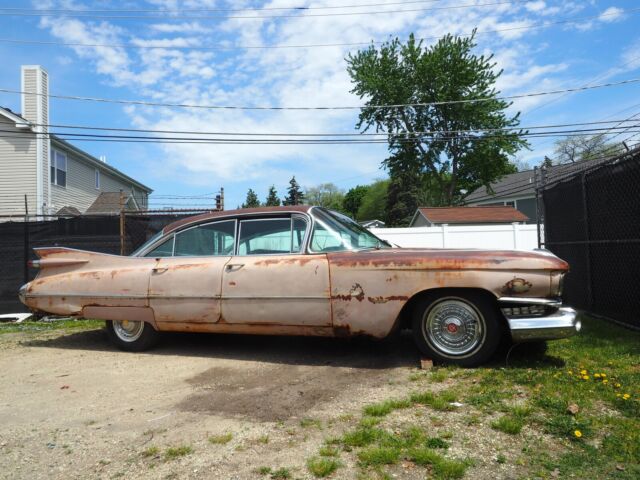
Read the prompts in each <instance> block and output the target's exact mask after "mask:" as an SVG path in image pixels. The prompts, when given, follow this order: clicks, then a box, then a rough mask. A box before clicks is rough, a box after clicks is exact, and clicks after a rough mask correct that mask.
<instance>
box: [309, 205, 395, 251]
mask: <svg viewBox="0 0 640 480" xmlns="http://www.w3.org/2000/svg"><path fill="white" fill-rule="evenodd" d="M312 212H313V216H314V218H315V220H316V221H315V225H314V227H313V233H312V235H311V244H310V246H309V248H310V250H311V251H312V252H317V253H319V252H338V251H342V250H363V249H366V248H387V247H390V245H389V244H388V243H387V242H385V241H384V240H381V239H379V238H378V237H376V236H375V235H374V234H373V233H371V232H370V231H369V230H367V229H366V228H364V227H363V226H361V225H359V224H358V223H356V222H355V221H353V220H351V219H350V218H349V217H347V216H346V215H342V214H341V213H338V212H330V211H327V210H321V209H319V208H314V209H313V210H312Z"/></svg>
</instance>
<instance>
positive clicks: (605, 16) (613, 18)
mask: <svg viewBox="0 0 640 480" xmlns="http://www.w3.org/2000/svg"><path fill="white" fill-rule="evenodd" d="M623 16H624V10H622V9H621V8H618V7H609V8H607V9H606V10H605V11H604V12H602V13H601V14H600V17H599V19H600V21H602V22H606V23H611V22H617V21H618V20H620V19H621V18H622V17H623Z"/></svg>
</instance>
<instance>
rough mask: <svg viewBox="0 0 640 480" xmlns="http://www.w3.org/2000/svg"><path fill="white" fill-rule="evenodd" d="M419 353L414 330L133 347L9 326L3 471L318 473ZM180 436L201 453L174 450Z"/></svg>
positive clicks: (2, 386) (0, 384) (0, 446)
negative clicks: (315, 462)
mask: <svg viewBox="0 0 640 480" xmlns="http://www.w3.org/2000/svg"><path fill="white" fill-rule="evenodd" d="M418 363H419V359H418V354H417V351H416V350H415V347H414V346H413V344H412V342H411V339H410V338H408V337H402V338H398V339H395V340H393V341H390V342H384V343H380V342H374V341H367V340H355V341H354V340H351V341H350V340H333V339H320V338H285V337H250V336H215V335H172V336H170V337H168V338H165V340H164V341H163V343H162V345H161V346H160V347H158V348H157V349H155V350H153V351H151V352H147V353H141V354H131V353H124V352H120V351H117V350H116V349H115V348H113V347H112V346H111V345H110V344H109V343H108V342H107V339H106V336H105V334H104V331H102V330H90V331H81V332H48V333H40V334H36V335H34V334H30V335H27V334H23V333H14V334H5V335H2V337H0V365H1V368H0V477H1V478H12V479H15V478H24V479H38V478H65V479H66V478H194V479H195V478H198V479H199V478H203V479H204V478H228V479H236V478H237V479H245V478H257V477H259V476H260V475H259V474H258V473H256V470H257V469H258V468H259V467H261V466H269V467H272V468H273V469H277V468H280V467H286V468H288V469H290V471H291V472H292V475H293V478H311V477H310V474H309V473H308V472H307V471H306V468H305V461H306V459H307V458H309V457H310V456H312V455H314V454H316V453H317V450H318V447H319V446H320V445H321V444H322V442H323V440H324V439H326V438H327V437H329V436H331V434H332V433H333V432H335V434H337V435H339V434H340V432H341V431H342V430H341V428H342V427H343V425H342V424H343V423H345V422H348V421H349V419H350V418H351V417H352V416H354V415H359V413H360V411H361V409H362V406H363V405H365V404H367V403H371V402H375V401H378V400H383V399H385V398H389V397H393V396H394V392H395V391H396V390H397V389H398V388H399V387H400V386H402V385H404V384H406V383H407V382H409V380H408V376H409V374H410V372H412V371H413V372H415V371H416V366H417V365H418ZM225 433H231V434H232V438H231V440H230V441H229V442H228V443H223V444H214V443H211V442H210V441H209V440H208V438H209V437H211V436H214V435H220V434H225ZM181 446H189V447H191V448H192V450H193V453H191V454H188V455H185V456H181V457H177V458H173V459H167V458H166V450H167V449H168V448H171V447H181ZM154 447H157V451H156V449H155V448H154ZM145 452H147V456H145ZM336 474H337V476H338V477H339V478H342V476H343V475H346V476H349V477H353V476H355V473H353V472H352V473H349V472H348V471H347V470H342V471H340V472H336ZM266 478H268V477H266Z"/></svg>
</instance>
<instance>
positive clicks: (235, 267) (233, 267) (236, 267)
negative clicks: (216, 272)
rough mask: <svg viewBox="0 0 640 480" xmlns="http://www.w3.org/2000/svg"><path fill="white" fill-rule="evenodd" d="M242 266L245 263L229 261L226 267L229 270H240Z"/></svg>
mask: <svg viewBox="0 0 640 480" xmlns="http://www.w3.org/2000/svg"><path fill="white" fill-rule="evenodd" d="M242 267H244V263H228V264H227V265H226V267H225V268H226V269H227V270H240V269H241V268H242Z"/></svg>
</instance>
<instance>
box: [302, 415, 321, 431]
mask: <svg viewBox="0 0 640 480" xmlns="http://www.w3.org/2000/svg"><path fill="white" fill-rule="evenodd" d="M300 426H301V427H302V428H309V427H315V428H318V429H321V428H322V422H321V421H320V420H318V419H316V418H303V419H302V420H300Z"/></svg>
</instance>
